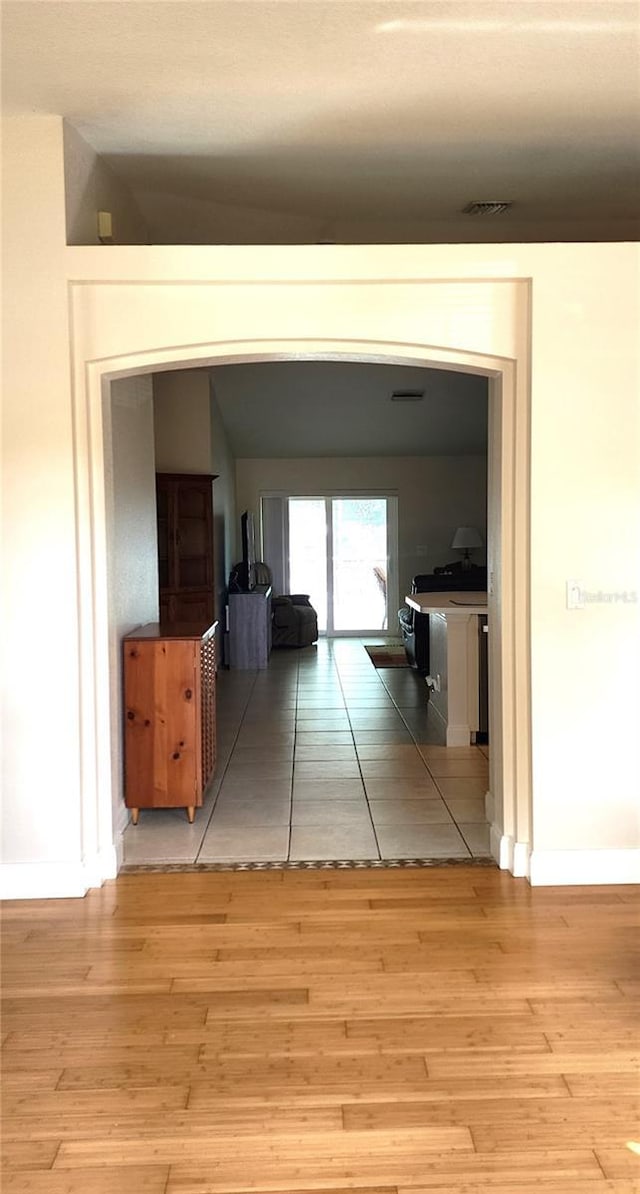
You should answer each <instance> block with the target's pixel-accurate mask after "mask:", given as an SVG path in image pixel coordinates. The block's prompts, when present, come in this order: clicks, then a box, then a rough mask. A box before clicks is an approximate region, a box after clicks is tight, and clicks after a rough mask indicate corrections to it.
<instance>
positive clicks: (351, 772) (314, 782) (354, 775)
mask: <svg viewBox="0 0 640 1194" xmlns="http://www.w3.org/2000/svg"><path fill="white" fill-rule="evenodd" d="M375 641H376V640H375V636H368V637H365V638H362V639H359V638H358V639H355V638H354V639H330V640H327V639H321V640H320V642H319V643H318V645H317V647H308V648H305V649H304V650H300V651H297V650H276V651H274V652H273V653H272V655H271V660H270V663H269V667H268V668H267V669H266V670H265V671H259V672H253V671H252V672H247V671H221V672H220V673H219V675H218V764H217V767H216V771H215V774H214V777H213V780H212V782H211V784H210V785H209V788H208V790H207V793H206V797H205V802H204V805H203V807H202V808H201V809H199V810H198V811H197V813H196V820H195V823H194V824H193V825H189V823H188V822H187V820H186V815H185V813H184V811H183V810H182V809H178V810H169V809H155V810H149V811H147V812H145V811H142V812H141V814H140V821H139V824H138V825H137V826H135V827H134V826H133V825H129V827H128V828H127V830H126V831H125V834H124V862H125V864H130V865H131V864H145V863H148V864H152V863H163V862H165V863H170V862H172V863H193V862H201V863H206V862H209V863H215V862H218V863H225V862H284V861H291V862H293V861H315V860H322V861H327V862H328V861H333V860H351V861H359V860H367V859H403V858H469V857H470V856H473V857H487V856H488V854H489V828H488V825H487V823H486V818H485V812H484V794H485V791H486V788H487V783H488V767H489V764H488V751H487V748H486V747H475V746H473V747H464V748H458V749H447V748H446V747H445V746H444V744H443V737H442V731H441V728H440V726H439V725H436V724H434V722H433V717H432V715H430V711H429V709H428V705H427V702H426V693H425V684H424V680H423V679H421V678H420V677H419V676H418V675H417V674H416V673H415V672H414V671H412V670H411V669H410V668H386V669H378V670H376V669H375V668H374V667H373V664H372V663H371V662H370V659H369V656H368V655H367V652H366V651H365V649H364V646H363V644H364V643H365V642H367V643H371V642H375ZM381 641H383V640H381Z"/></svg>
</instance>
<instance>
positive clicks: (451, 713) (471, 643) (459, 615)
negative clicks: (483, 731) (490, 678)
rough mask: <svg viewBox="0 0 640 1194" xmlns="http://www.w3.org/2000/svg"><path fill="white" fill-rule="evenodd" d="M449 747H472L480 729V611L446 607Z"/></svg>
mask: <svg viewBox="0 0 640 1194" xmlns="http://www.w3.org/2000/svg"><path fill="white" fill-rule="evenodd" d="M444 617H445V622H446V624H447V746H469V745H470V743H471V734H472V733H475V731H476V730H477V728H478V636H477V626H478V618H477V614H470V613H468V612H467V611H466V610H455V611H449V610H447V612H446V614H445V616H444Z"/></svg>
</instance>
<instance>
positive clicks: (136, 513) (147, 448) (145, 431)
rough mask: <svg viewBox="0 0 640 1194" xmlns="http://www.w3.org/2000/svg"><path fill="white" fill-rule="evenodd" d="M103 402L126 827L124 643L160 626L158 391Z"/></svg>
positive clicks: (140, 381)
mask: <svg viewBox="0 0 640 1194" xmlns="http://www.w3.org/2000/svg"><path fill="white" fill-rule="evenodd" d="M110 389H111V393H110V395H107V396H106V397H105V402H104V410H105V475H106V482H107V484H106V490H107V493H108V494H111V495H112V497H113V504H112V506H111V509H110V510H109V511H108V524H107V525H108V551H109V558H110V561H111V569H110V573H109V582H110V583H109V652H110V657H111V668H110V682H111V708H112V710H114V711H115V716H114V717H113V720H112V726H111V759H112V767H113V774H114V776H115V777H116V781H117V782H116V784H115V785H114V789H113V825H114V829H115V830H116V831H121V830H122V828H123V826H124V824H125V823H126V820H127V814H126V810H125V807H124V803H123V801H124V793H123V756H122V725H123V721H122V718H123V709H122V636H123V635H125V634H128V633H129V631H130V630H134V629H135V628H136V627H137V626H142V625H144V624H145V623H146V622H157V620H158V616H159V613H158V547H157V534H156V484H155V461H154V453H153V386H152V380H151V377H150V376H146V377H145V376H142V377H128V378H123V379H122V380H120V381H114V382H112V383H111V387H110Z"/></svg>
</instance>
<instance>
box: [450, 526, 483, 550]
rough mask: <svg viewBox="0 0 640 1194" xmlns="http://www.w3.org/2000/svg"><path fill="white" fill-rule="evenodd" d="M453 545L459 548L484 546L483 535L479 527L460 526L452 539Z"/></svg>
mask: <svg viewBox="0 0 640 1194" xmlns="http://www.w3.org/2000/svg"><path fill="white" fill-rule="evenodd" d="M451 546H452V547H458V548H469V547H482V535H481V534H480V531H479V530H478V529H477V527H458V529H457V531H456V533H455V535H454V536H453V539H452V540H451Z"/></svg>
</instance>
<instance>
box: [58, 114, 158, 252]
mask: <svg viewBox="0 0 640 1194" xmlns="http://www.w3.org/2000/svg"><path fill="white" fill-rule="evenodd" d="M63 135H64V179H65V195H66V226H67V244H68V245H97V244H99V243H100V242H99V241H98V212H99V211H109V212H111V215H112V229H113V243H114V244H116V245H144V244H146V243H147V241H148V240H149V230H148V228H147V225H146V223H145V221H144V218H143V216H142V213H141V211H140V209H139V207H138V205H137V203H136V201H135V199H134V197H133V195H132V194H131V191H130V190H129V188H128V186H127V185H126V183H124V182H123V181H122V179H120V178H118V177H117V175H115V174H114V173H113V170H112V169H111V168H110V166H108V165H107V163H106V162H105V161H103V159H102V158H101V157H99V156H98V154H97V153H96V152H95V150H94V149H92V148H91V146H90V145H87V142H86V141H85V140H84V138H83V137H81V136H80V133H79V132H78V130H77V129H75V128H74V127H73V125H71V124H69V123H68V121H65V122H64V125H63Z"/></svg>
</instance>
